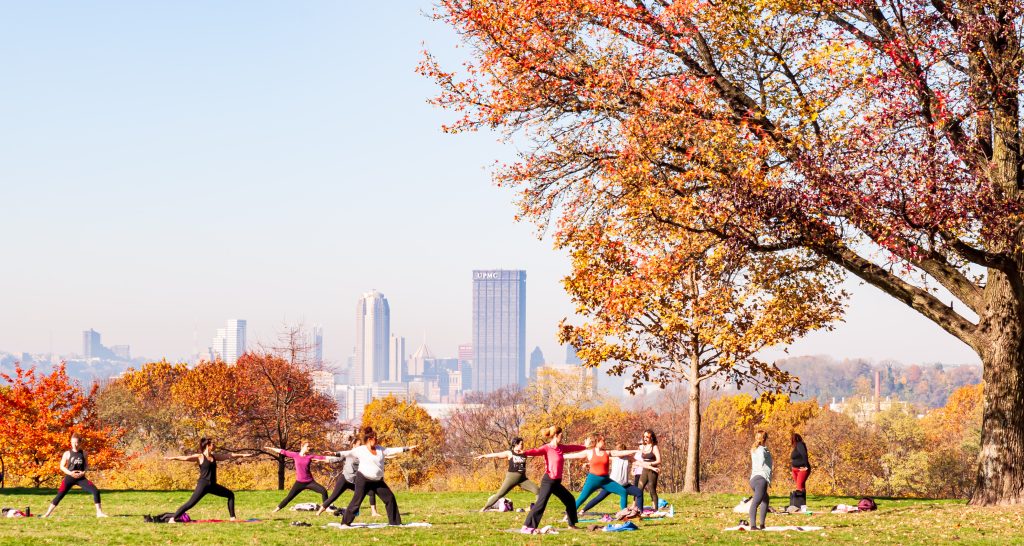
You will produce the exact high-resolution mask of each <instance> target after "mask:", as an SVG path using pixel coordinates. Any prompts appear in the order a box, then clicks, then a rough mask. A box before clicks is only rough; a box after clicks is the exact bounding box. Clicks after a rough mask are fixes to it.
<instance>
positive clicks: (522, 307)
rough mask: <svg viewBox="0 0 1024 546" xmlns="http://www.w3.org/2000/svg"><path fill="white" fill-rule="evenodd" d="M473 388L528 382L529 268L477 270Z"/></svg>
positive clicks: (487, 389) (489, 389)
mask: <svg viewBox="0 0 1024 546" xmlns="http://www.w3.org/2000/svg"><path fill="white" fill-rule="evenodd" d="M473 353H474V355H473V390H475V391H477V392H493V391H496V390H498V389H500V388H502V387H507V386H509V385H518V386H521V387H523V386H526V271H520V270H506V269H487V270H476V271H473Z"/></svg>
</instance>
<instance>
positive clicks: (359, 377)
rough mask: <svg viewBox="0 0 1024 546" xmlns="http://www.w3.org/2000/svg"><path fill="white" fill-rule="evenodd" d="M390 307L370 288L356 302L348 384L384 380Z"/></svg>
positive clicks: (389, 327)
mask: <svg viewBox="0 0 1024 546" xmlns="http://www.w3.org/2000/svg"><path fill="white" fill-rule="evenodd" d="M390 343H391V308H390V307H389V306H388V300H387V298H385V297H384V294H381V293H380V292H377V291H376V290H371V291H370V292H367V293H366V294H363V297H361V298H359V301H358V302H357V303H356V355H355V357H356V358H355V361H354V362H353V363H352V364H353V366H352V369H351V370H350V371H349V374H350V375H349V382H350V383H351V384H352V385H372V384H373V383H377V382H380V381H387V380H388V364H389V359H388V354H389V352H390V351H389V350H388V349H389V347H388V346H389V345H390Z"/></svg>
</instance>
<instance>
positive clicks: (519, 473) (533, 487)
mask: <svg viewBox="0 0 1024 546" xmlns="http://www.w3.org/2000/svg"><path fill="white" fill-rule="evenodd" d="M476 458H477V460H479V459H494V458H502V459H508V472H506V473H505V481H503V482H502V483H501V487H499V488H498V492H497V493H495V494H493V495H491V497H490V498H489V499H487V502H486V503H484V507H483V508H481V509H480V511H481V512H484V511H487V510H488V509H489V508H490V507H491V506H494V503H496V502H498V499H500V498H502V497H504V496H505V495H506V494H508V492H509V491H511V490H512V489H513V488H514V487H516V486H517V485H518V486H519V487H520V488H521V489H523V490H525V491H529V492H530V493H533V494H534V496H536V495H537V484H535V483H533V482H531V481H530V480H529V479H527V477H526V456H525V455H523V439H522V438H514V439H513V440H512V442H511V444H510V445H509V447H508V451H498V452H495V453H488V454H486V455H477V457H476Z"/></svg>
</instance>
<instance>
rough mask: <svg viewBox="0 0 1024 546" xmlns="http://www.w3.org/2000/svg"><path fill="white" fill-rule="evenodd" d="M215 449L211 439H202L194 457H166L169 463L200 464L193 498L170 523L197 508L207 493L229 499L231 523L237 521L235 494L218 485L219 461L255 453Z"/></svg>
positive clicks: (175, 514)
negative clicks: (226, 451)
mask: <svg viewBox="0 0 1024 546" xmlns="http://www.w3.org/2000/svg"><path fill="white" fill-rule="evenodd" d="M213 449H214V445H213V440H210V439H209V438H200V440H199V453H193V454H192V455H179V456H176V457H164V459H166V460H168V461H189V462H198V463H199V481H197V482H196V489H195V491H193V492H192V498H190V499H188V501H186V502H185V504H182V505H181V508H178V510H177V511H176V512H174V517H172V518H171V521H170V523H175V522H177V521H178V518H180V517H181V515H182V514H184V513H185V512H186V511H188V510H189V509H191V508H192V507H193V506H195V505H196V504H197V503H198V502H199V501H200V500H202V498H203V497H205V496H206V495H207V493H209V494H210V495H216V496H218V497H224V498H226V499H228V515H229V516H231V521H234V520H235V494H234V493H233V492H232V491H231V490H230V489H228V488H227V487H224V486H223V485H221V484H219V483H217V461H230V460H231V459H242V458H246V457H252V456H253V455H255V453H216V454H215V453H214V452H213Z"/></svg>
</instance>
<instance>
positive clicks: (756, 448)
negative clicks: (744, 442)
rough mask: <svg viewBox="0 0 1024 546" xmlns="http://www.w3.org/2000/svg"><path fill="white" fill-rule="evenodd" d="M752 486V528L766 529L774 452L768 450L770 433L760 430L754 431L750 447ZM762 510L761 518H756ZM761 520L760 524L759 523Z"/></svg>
mask: <svg viewBox="0 0 1024 546" xmlns="http://www.w3.org/2000/svg"><path fill="white" fill-rule="evenodd" d="M750 467H751V469H750V488H751V489H753V490H754V496H753V498H751V499H750V530H751V531H759V530H764V520H765V517H767V516H768V485H769V484H771V482H772V454H771V452H770V451H768V433H767V432H765V431H763V430H759V431H757V432H756V433H754V445H753V446H751V447H750ZM759 508H760V509H762V510H760V516H761V519H760V520H756V519H755V516H757V515H758V511H759V510H758V509H759ZM758 521H760V524H759V523H758Z"/></svg>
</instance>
